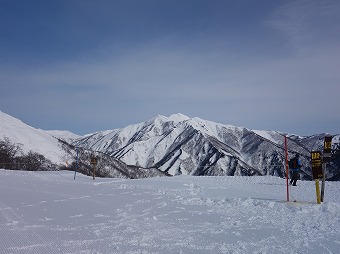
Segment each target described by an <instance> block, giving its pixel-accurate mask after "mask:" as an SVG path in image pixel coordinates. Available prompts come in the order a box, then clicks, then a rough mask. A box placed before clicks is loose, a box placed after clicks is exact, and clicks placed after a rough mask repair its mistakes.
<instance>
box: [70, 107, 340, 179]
mask: <svg viewBox="0 0 340 254" xmlns="http://www.w3.org/2000/svg"><path fill="white" fill-rule="evenodd" d="M284 135H286V136H287V139H288V145H289V155H290V156H292V155H293V154H294V153H295V152H297V153H300V154H301V155H302V158H301V159H302V161H303V164H304V165H305V167H304V171H303V172H302V177H303V178H306V179H310V178H311V168H310V165H309V164H310V161H309V160H310V158H309V157H310V151H311V150H315V149H321V147H322V145H323V143H322V141H323V140H322V139H323V137H324V135H325V134H316V135H313V136H306V137H301V136H297V135H294V134H288V133H280V132H276V131H260V130H250V129H247V128H245V127H237V126H232V125H225V124H219V123H215V122H212V121H208V120H203V119H201V118H198V117H194V118H190V117H188V116H185V115H183V114H180V113H178V114H173V115H171V116H170V117H166V116H162V115H158V116H155V117H153V118H151V119H149V120H146V121H144V122H142V123H138V124H134V125H129V126H127V127H125V128H121V129H116V130H114V131H113V132H111V133H110V135H104V133H103V132H97V133H94V134H93V135H88V136H86V138H79V139H77V140H76V141H75V144H76V145H79V146H81V147H87V148H88V149H93V150H97V151H101V152H104V153H106V154H108V155H110V156H113V157H117V158H119V159H120V160H122V161H124V162H125V163H127V164H133V165H139V166H143V167H157V168H160V169H161V170H162V171H163V172H167V173H170V174H171V175H177V174H187V175H253V174H255V175H278V176H280V177H283V176H284V164H285V162H284V161H285V158H284ZM337 139H339V138H338V137H337Z"/></svg>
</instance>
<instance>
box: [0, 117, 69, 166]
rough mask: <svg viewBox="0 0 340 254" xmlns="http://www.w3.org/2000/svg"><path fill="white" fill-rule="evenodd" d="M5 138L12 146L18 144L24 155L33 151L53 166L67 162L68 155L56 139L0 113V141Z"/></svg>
mask: <svg viewBox="0 0 340 254" xmlns="http://www.w3.org/2000/svg"><path fill="white" fill-rule="evenodd" d="M5 138H7V139H9V140H10V141H11V142H12V143H14V144H20V147H21V149H22V151H23V153H24V154H27V153H28V152H30V151H33V152H36V153H39V154H42V155H43V156H45V158H47V159H49V160H50V161H51V162H52V163H55V164H65V161H67V160H68V155H67V154H66V153H65V151H64V150H63V149H62V145H61V143H60V142H59V141H58V139H57V138H55V137H53V136H52V135H50V134H49V133H48V132H46V131H44V130H41V129H36V128H33V127H32V126H30V125H27V124H25V123H23V122H22V121H20V120H19V119H17V118H14V117H12V116H10V115H7V114H5V113H3V112H1V111H0V140H4V139H5Z"/></svg>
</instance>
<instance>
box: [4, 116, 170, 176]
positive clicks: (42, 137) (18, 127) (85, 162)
mask: <svg viewBox="0 0 340 254" xmlns="http://www.w3.org/2000/svg"><path fill="white" fill-rule="evenodd" d="M79 137H80V136H78V135H76V134H73V133H71V132H69V131H44V130H41V129H36V128H33V127H32V126H29V125H27V124H25V123H23V122H22V121H20V120H18V119H16V118H14V117H12V116H10V115H7V114H5V113H3V112H1V111H0V142H2V143H0V148H1V150H0V167H4V168H8V169H20V168H21V169H26V170H37V169H39V170H58V169H69V170H75V168H76V169H77V171H79V172H82V173H84V174H88V175H92V165H91V164H90V159H91V157H92V156H96V157H97V160H98V164H97V171H96V175H97V176H101V177H120V178H143V177H150V176H164V175H165V174H164V173H163V172H161V171H159V170H158V169H156V168H141V167H136V166H133V165H131V166H130V165H126V164H125V163H124V162H122V161H120V160H118V159H116V158H114V157H110V156H108V155H106V154H103V153H100V152H94V151H91V150H88V149H86V148H81V147H75V146H73V145H71V144H70V143H71V142H72V141H73V140H75V139H76V138H79ZM7 143H9V147H11V145H13V147H15V149H17V147H18V148H19V150H20V152H19V154H16V157H15V158H7V157H6V156H5V155H6V153H7V150H6V149H7V148H8V147H7V148H4V147H2V146H1V144H7ZM3 148H4V149H3ZM2 152H4V154H2ZM30 153H33V154H34V156H32V155H31V156H30V157H29V155H30ZM40 155H42V156H43V159H41V156H40ZM5 157H6V158H5ZM77 158H78V160H77ZM76 161H77V165H76Z"/></svg>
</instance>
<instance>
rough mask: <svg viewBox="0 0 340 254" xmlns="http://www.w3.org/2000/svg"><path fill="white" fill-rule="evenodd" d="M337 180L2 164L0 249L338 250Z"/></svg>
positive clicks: (22, 252)
mask: <svg viewBox="0 0 340 254" xmlns="http://www.w3.org/2000/svg"><path fill="white" fill-rule="evenodd" d="M339 190H340V183H339V182H326V192H325V203H323V204H321V205H318V204H316V202H315V200H316V198H315V186H314V182H312V181H299V182H298V186H297V187H295V188H291V189H290V191H291V194H292V195H291V200H294V199H296V200H298V202H288V203H287V202H285V200H286V196H285V195H286V194H285V193H286V186H285V180H284V179H281V178H278V177H272V176H265V177H257V176H254V177H239V176H238V177H237V176H233V177H188V176H176V177H167V178H164V177H163V178H149V179H138V180H129V179H96V180H95V181H93V180H92V178H90V177H85V176H83V175H80V174H78V175H77V178H76V180H75V181H74V180H73V173H72V172H67V171H54V172H25V171H4V170H0V253H6V254H7V253H8V254H10V253H16V254H36V253H51V254H53V253H58V254H63V253H117V254H120V253H136V254H137V253H162V254H167V253H169V254H170V253H171V254H172V253H186V254H191V253H192V254H197V253H199V254H205V253H237V254H243V253H244V254H245V253H268V254H280V253H339V249H340V240H339V239H340V196H339Z"/></svg>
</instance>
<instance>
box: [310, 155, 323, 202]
mask: <svg viewBox="0 0 340 254" xmlns="http://www.w3.org/2000/svg"><path fill="white" fill-rule="evenodd" d="M311 158H312V172H313V179H314V180H315V190H316V202H317V203H318V204H320V203H321V194H320V184H319V178H322V177H323V173H322V156H321V152H320V151H312V152H311Z"/></svg>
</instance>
